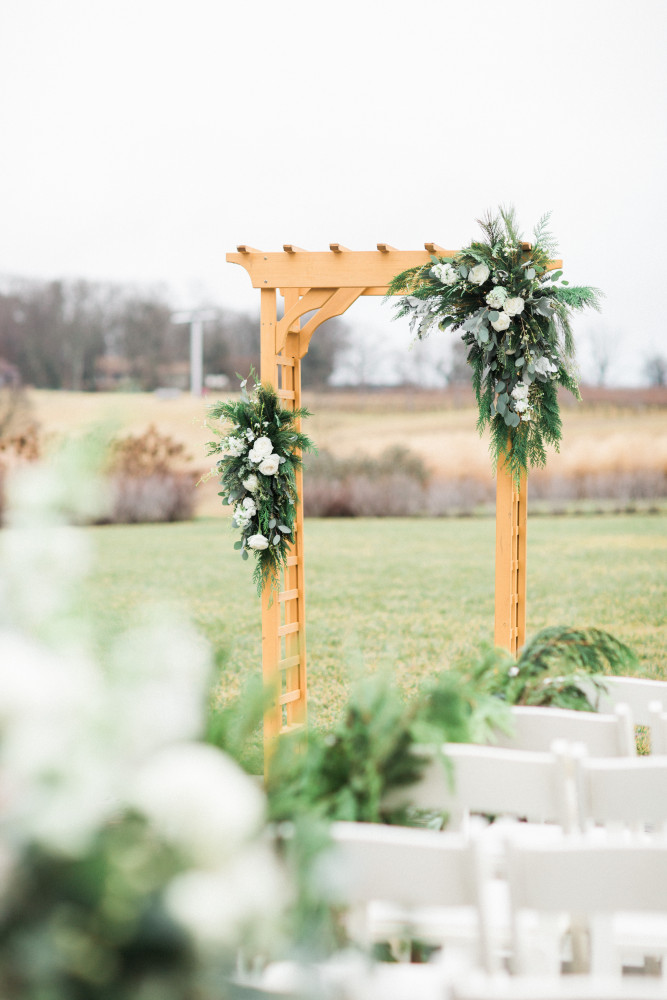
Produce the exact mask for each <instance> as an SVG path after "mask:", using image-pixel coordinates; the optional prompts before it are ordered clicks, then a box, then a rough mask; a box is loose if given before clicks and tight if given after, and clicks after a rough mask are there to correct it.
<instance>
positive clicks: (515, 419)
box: [510, 413, 519, 427]
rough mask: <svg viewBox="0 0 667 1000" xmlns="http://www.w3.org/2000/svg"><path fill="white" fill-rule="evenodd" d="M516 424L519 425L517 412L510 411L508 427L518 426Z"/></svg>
mask: <svg viewBox="0 0 667 1000" xmlns="http://www.w3.org/2000/svg"><path fill="white" fill-rule="evenodd" d="M518 426H519V414H518V413H510V427H518Z"/></svg>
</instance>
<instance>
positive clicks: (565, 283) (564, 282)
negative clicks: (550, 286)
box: [561, 281, 570, 285]
mask: <svg viewBox="0 0 667 1000" xmlns="http://www.w3.org/2000/svg"><path fill="white" fill-rule="evenodd" d="M569 284H570V282H569V281H561V285H569Z"/></svg>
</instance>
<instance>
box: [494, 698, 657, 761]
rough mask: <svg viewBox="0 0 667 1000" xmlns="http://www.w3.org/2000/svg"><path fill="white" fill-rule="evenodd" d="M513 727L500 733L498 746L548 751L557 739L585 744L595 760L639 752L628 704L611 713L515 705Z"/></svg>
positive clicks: (626, 755) (497, 740) (495, 740)
mask: <svg viewBox="0 0 667 1000" xmlns="http://www.w3.org/2000/svg"><path fill="white" fill-rule="evenodd" d="M512 726H513V730H512V732H511V734H507V733H503V732H500V731H497V732H496V734H495V736H494V745H496V746H499V747H508V748H511V749H514V750H543V751H544V750H549V748H550V747H551V744H552V743H553V742H554V740H565V741H567V742H568V743H583V745H584V746H585V747H586V750H587V752H588V754H589V756H591V757H633V756H634V755H635V754H636V752H637V750H636V747H635V738H634V724H633V719H632V715H631V713H630V710H629V709H628V708H627V706H625V705H618V706H616V709H615V710H614V712H613V713H611V714H600V713H598V712H573V711H569V710H568V709H563V708H539V707H533V706H524V705H514V706H512Z"/></svg>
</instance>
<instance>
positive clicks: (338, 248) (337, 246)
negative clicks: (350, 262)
mask: <svg viewBox="0 0 667 1000" xmlns="http://www.w3.org/2000/svg"><path fill="white" fill-rule="evenodd" d="M329 249H330V250H331V252H332V253H346V252H347V253H349V250H348V248H347V247H344V246H343V244H342V243H330V244H329Z"/></svg>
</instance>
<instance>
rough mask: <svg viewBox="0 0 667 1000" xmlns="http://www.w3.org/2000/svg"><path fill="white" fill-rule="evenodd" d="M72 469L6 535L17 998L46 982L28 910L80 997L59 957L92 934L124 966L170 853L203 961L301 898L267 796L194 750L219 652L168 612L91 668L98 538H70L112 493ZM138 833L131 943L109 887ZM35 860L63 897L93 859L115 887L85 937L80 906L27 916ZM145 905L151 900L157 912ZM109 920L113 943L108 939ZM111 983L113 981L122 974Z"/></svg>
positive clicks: (5, 884) (3, 774)
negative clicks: (30, 955)
mask: <svg viewBox="0 0 667 1000" xmlns="http://www.w3.org/2000/svg"><path fill="white" fill-rule="evenodd" d="M63 461H65V460H64V459H62V457H61V460H60V462H61V464H60V466H58V464H55V465H54V466H52V467H48V466H43V467H31V468H29V469H28V470H27V471H26V472H25V473H23V474H21V475H20V476H19V475H17V476H16V479H15V481H14V483H13V487H12V491H11V496H10V502H11V503H12V504H13V506H12V507H11V509H10V511H9V517H8V527H7V528H5V529H3V530H2V531H1V532H0V609H2V610H0V790H1V795H2V810H3V831H2V834H1V835H0V891H2V894H3V896H6V899H5V900H4V905H3V907H0V931H1V933H0V992H1V991H2V988H3V983H4V979H3V976H4V975H5V973H3V972H2V967H3V963H4V965H5V966H7V963H9V965H11V970H10V971H9V972H7V973H6V974H7V975H9V976H10V979H11V977H12V976H14V977H16V976H18V977H19V979H18V980H16V978H15V979H14V980H12V982H14V981H21V982H25V983H28V982H30V983H32V982H33V980H32V979H31V976H33V973H34V975H35V976H37V977H39V975H41V973H40V972H39V970H38V969H36V968H35V969H33V968H31V965H30V963H29V962H28V963H25V962H23V960H22V959H21V958H20V954H21V953H22V949H23V950H25V949H26V948H29V947H32V945H31V944H30V942H31V941H32V938H31V937H28V938H26V937H25V935H26V934H28V935H30V934H33V931H32V930H26V926H27V925H26V924H25V915H24V910H22V909H21V907H22V906H23V905H24V904H25V905H26V906H27V908H28V911H29V912H30V922H31V923H30V927H32V926H33V925H34V924H35V923H37V924H39V923H40V922H42V923H43V930H40V931H39V933H40V934H41V935H42V936H43V939H44V941H45V942H46V945H45V947H47V951H48V954H49V955H50V956H51V957H50V958H48V962H53V968H54V969H55V970H56V972H54V973H53V975H55V976H57V977H61V978H60V979H59V980H58V982H59V985H58V987H57V988H55V987H54V989H55V992H53V996H54V997H61V996H68V995H70V993H68V990H69V986H68V985H67V984H68V983H73V982H75V981H76V982H78V980H77V979H76V976H77V975H78V973H77V972H76V970H74V971H72V970H71V968H70V965H68V962H69V958H68V957H67V955H66V954H65V951H63V953H62V954H60V952H59V949H60V948H61V947H63V948H65V945H64V944H63V943H62V942H65V941H66V939H67V936H68V934H70V933H71V934H76V935H78V936H79V937H81V936H82V935H83V937H81V940H82V942H83V940H84V937H85V935H86V934H87V933H88V929H87V925H88V924H90V928H91V930H90V934H91V935H92V937H91V939H90V942H88V939H87V938H86V942H88V943H86V945H85V947H89V948H91V949H97V950H98V951H99V949H104V948H106V949H107V950H108V953H109V955H112V954H113V953H114V949H115V948H117V947H120V945H119V941H124V940H125V938H124V937H123V934H125V935H127V934H130V935H131V934H132V933H139V930H140V927H141V924H140V923H139V924H137V925H136V927H135V925H134V924H133V922H132V921H133V920H134V919H135V916H134V915H135V914H136V912H141V907H142V906H146V907H149V906H154V905H155V903H154V896H155V891H154V890H155V885H154V882H153V883H152V882H151V879H153V880H154V879H155V868H154V867H151V865H153V864H154V863H153V860H152V858H153V855H154V853H155V851H157V850H159V851H160V852H163V853H162V854H160V857H164V858H166V859H167V860H166V861H161V862H160V864H163V865H164V874H163V875H162V876H160V879H161V881H159V883H158V888H159V889H160V890H161V892H162V897H163V900H164V905H165V907H166V911H165V912H166V914H169V915H170V916H171V918H172V919H176V920H177V921H178V922H179V923H180V924H181V926H182V927H184V928H185V929H186V930H187V931H188V933H189V934H191V935H193V936H194V939H195V942H196V943H198V944H200V945H208V944H210V943H211V942H215V944H216V945H217V946H218V949H220V948H222V949H223V950H227V951H230V950H233V948H234V947H236V946H237V945H238V944H239V943H240V942H241V940H244V941H249V940H261V941H262V942H263V943H266V942H267V941H269V940H270V938H271V934H272V932H273V931H274V930H275V928H276V926H277V924H278V922H279V921H278V920H277V918H278V917H279V915H280V914H281V912H282V910H283V908H284V906H285V905H286V903H287V901H288V899H289V895H290V894H289V890H288V886H287V884H286V879H285V876H284V873H283V869H282V866H281V865H280V863H279V862H278V859H277V857H276V854H275V852H274V849H273V847H272V846H271V843H270V840H269V839H268V838H267V836H266V830H265V823H266V819H265V799H264V794H263V792H262V791H261V789H260V787H259V785H258V784H257V783H256V782H255V780H253V779H252V778H250V777H249V776H248V775H246V774H245V773H244V772H243V771H242V770H241V769H240V768H239V767H238V766H237V765H236V764H235V763H234V762H233V761H232V760H231V759H230V758H228V757H227V756H226V755H225V754H223V753H222V752H221V751H220V750H218V749H216V748H215V747H212V746H207V745H204V744H202V743H196V742H193V741H195V740H197V739H198V737H200V735H201V733H202V730H203V725H204V711H205V706H206V699H207V694H208V684H209V681H210V678H211V667H212V661H211V655H210V651H209V648H208V646H207V644H206V643H205V642H204V641H203V640H202V639H201V638H200V637H199V636H198V635H197V634H196V633H195V631H194V630H193V629H192V627H191V626H190V625H188V624H187V623H184V622H181V621H179V620H178V616H177V615H175V614H174V612H173V609H169V610H165V609H163V610H162V612H161V613H160V612H155V611H154V612H153V613H152V614H151V615H148V616H145V620H144V622H143V624H139V625H137V626H136V627H135V628H134V629H132V630H131V631H129V632H128V633H126V634H125V635H124V636H122V637H121V638H119V639H118V640H117V641H116V643H115V645H114V647H113V649H112V651H111V653H110V654H109V655H108V657H107V658H106V660H105V662H100V661H99V659H98V658H97V657H96V656H95V655H94V654H93V649H94V645H93V643H92V641H91V639H92V638H93V636H94V628H95V622H94V621H90V620H86V619H85V618H84V617H82V616H81V614H82V613H81V612H77V611H76V608H77V606H83V605H84V604H85V602H78V604H77V600H76V595H77V591H78V589H79V588H80V587H81V586H82V584H83V579H84V575H85V573H86V571H87V569H88V567H89V566H90V564H91V562H92V560H91V551H90V545H89V537H90V536H89V534H87V532H86V530H85V529H77V528H73V527H71V526H69V525H68V524H67V523H66V515H65V513H64V511H66V510H70V511H74V512H76V509H77V504H79V509H82V507H85V508H86V510H87V512H88V513H89V512H90V509H91V506H92V505H94V504H95V503H97V502H98V501H99V499H100V496H99V488H98V487H99V484H98V483H97V482H96V481H95V480H94V478H91V477H86V475H85V472H82V471H81V470H79V471H78V472H77V471H76V463H75V462H74V461H73V460H72V459H71V456H70V457H69V458H67V461H66V463H65V466H63V464H62V462H63ZM67 463H69V464H67ZM137 815H138V817H140V819H139V821H138V822H139V825H138V826H137V818H136V817H137ZM123 830H124V831H126V833H124V834H123V836H127V837H129V838H131V837H137V842H136V852H135V857H134V860H133V862H132V863H133V864H136V865H137V873H136V876H133V879H132V880H131V885H132V888H131V890H130V889H127V892H130V893H131V895H130V897H128V898H129V899H130V903H129V904H128V906H129V909H128V911H127V913H128V914H129V916H128V917H127V918H125V917H123V919H127V920H128V921H129V923H128V924H127V928H126V929H125V930H123V931H122V933H120V934H119V933H118V932H117V930H115V929H114V928H116V927H117V926H120V925H117V924H116V923H114V920H116V919H117V918H116V917H115V916H113V914H114V912H115V911H113V908H112V910H108V909H105V907H107V905H108V901H107V902H104V899H105V893H107V892H108V888H107V885H106V883H107V881H108V880H109V879H111V883H113V880H114V878H116V877H117V883H118V885H121V884H123V885H125V884H126V879H127V873H126V872H125V870H124V869H123V870H122V871H121V868H120V867H119V868H118V872H117V876H116V875H114V874H113V873H114V865H118V866H120V865H122V864H124V863H125V862H123V861H121V860H119V858H121V854H122V852H121V854H118V853H117V851H116V853H114V850H112V849H111V848H107V847H105V846H104V845H105V844H106V843H107V840H106V839H105V838H106V837H108V835H109V831H111V832H112V834H113V836H117V835H118V834H119V832H120V831H123ZM141 838H143V840H142V839H141ZM112 839H113V837H112ZM131 843H132V841H131V840H130V845H131ZM146 843H151V844H152V849H151V850H150V851H147V850H146V846H145V845H146ZM126 849H127V843H126V844H125V846H124V847H123V851H126ZM106 850H109V851H110V853H108V854H105V855H103V856H104V862H103V863H101V862H100V861H99V857H100V852H104V851H106ZM28 852H31V853H30V857H31V858H32V857H37V858H38V859H39V864H40V866H41V867H40V871H44V870H47V871H49V870H50V866H52V870H53V872H54V876H53V884H54V885H55V886H57V887H58V886H60V882H59V879H62V878H63V877H64V876H63V875H62V871H63V869H62V862H63V859H64V858H68V859H70V861H72V862H76V863H78V862H82V863H83V862H85V863H88V859H93V860H91V861H90V864H91V866H92V867H91V870H92V871H99V872H100V875H99V876H97V881H96V882H94V883H91V884H90V886H89V887H88V892H89V896H90V898H88V897H86V903H85V907H86V916H85V918H84V919H83V924H82V922H81V921H82V915H81V910H80V906H81V904H77V905H79V910H78V911H76V912H75V911H72V914H70V916H68V912H69V911H68V909H67V906H64V903H65V899H66V898H67V897H64V898H63V899H61V898H59V897H57V895H56V898H55V901H54V898H53V896H51V897H47V898H45V899H44V900H43V901H42V900H41V898H40V899H34V898H33V897H31V898H30V900H29V901H28V903H26V902H25V900H22V896H21V892H22V888H21V887H22V885H23V884H24V876H25V870H30V869H31V867H32V866H33V863H34V862H33V861H32V860H31V861H30V863H29V864H28V865H27V866H26V869H25V870H24V871H23V874H21V875H20V873H21V870H22V858H23V857H24V856H25V857H28ZM35 852H36V853H35ZM125 856H126V855H123V857H125ZM142 865H144V866H146V867H145V870H144V869H142ZM103 873H104V874H103ZM19 875H20V877H19ZM15 876H16V878H17V881H16V884H12V880H13V879H14V877H15ZM40 877H42V876H40ZM144 879H145V880H146V881H145V882H144V881H143V880H144ZM47 881H48V879H47ZM98 883H99V884H98ZM111 883H109V884H111ZM114 884H115V883H114ZM144 884H145V885H146V886H148V887H149V888H144V889H142V885H144ZM151 886H152V888H150V887H151ZM8 888H9V889H10V891H9V892H6V890H7V889H8ZM3 890H4V891H3ZM26 891H28V890H26ZM55 891H56V893H57V892H58V891H59V889H56V890H55ZM124 891H125V890H124ZM142 892H145V893H147V894H149V895H150V893H151V892H152V895H151V896H150V899H149V898H148V896H147V898H146V900H142V896H141V893H142ZM7 900H9V902H7ZM40 906H42V907H43V912H40V910H39V907H40ZM35 907H37V909H35ZM137 908H138V909H137ZM119 912H120V911H119ZM70 919H72V920H73V923H72V925H71V927H68V923H67V922H68V920H70ZM118 919H119V920H120V919H121V918H120V917H119V918H118ZM105 921H106V922H107V923H108V925H109V927H110V928H111V930H110V931H109V935H108V940H106V939H104V932H103V931H100V927H104V926H105ZM123 927H125V925H123ZM128 928H129V929H128ZM250 931H252V934H250V936H248V934H249V932H250ZM13 935H15V938H14V937H13ZM93 937H94V941H93ZM40 940H41V938H40ZM167 940H169V939H168V937H167ZM3 941H4V942H5V943H6V948H5V944H3ZM83 946H84V945H83V944H82V947H83ZM166 947H170V946H169V944H167V945H166ZM174 947H175V946H174ZM6 949H9V950H8V951H7V950H6ZM49 949H51V950H50V951H49ZM65 950H66V949H65ZM26 953H27V952H26ZM150 954H152V953H149V957H148V959H147V961H148V962H150V961H151V959H150ZM13 956H18V958H16V959H14V957H13ZM218 956H219V951H218ZM190 960H191V959H187V957H186V958H184V959H183V961H184V962H185V963H186V964H187V962H188V961H190ZM217 960H218V959H216V961H217ZM15 961H16V962H18V965H16V964H12V963H14V962H15ZM155 961H156V962H158V964H159V962H160V960H159V958H156V959H155ZM48 962H47V964H48ZM107 966H108V969H109V970H111V971H109V973H108V975H109V976H114V975H116V972H115V971H113V970H115V969H121V968H122V962H120V963H117V962H116V961H115V960H114V959H109V960H108V962H107ZM100 967H101V966H100ZM185 967H186V965H184V966H183V968H185ZM66 970H69V971H66ZM157 974H158V975H162V968H160V969H159V971H158V973H157ZM119 975H122V973H119ZM68 976H70V979H68V978H67V977H68ZM63 977H64V978H63ZM61 979H62V982H61ZM35 981H36V980H35ZM114 982H115V980H114ZM63 984H64V985H63ZM70 992H71V991H70ZM121 992H122V989H121ZM31 995H32V994H31ZM50 995H51V994H50ZM198 995H199V994H198ZM204 995H205V994H202V996H204ZM206 995H208V994H206Z"/></svg>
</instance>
